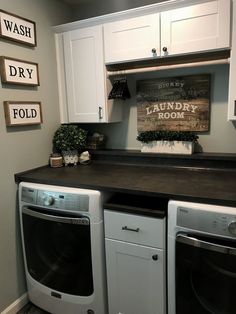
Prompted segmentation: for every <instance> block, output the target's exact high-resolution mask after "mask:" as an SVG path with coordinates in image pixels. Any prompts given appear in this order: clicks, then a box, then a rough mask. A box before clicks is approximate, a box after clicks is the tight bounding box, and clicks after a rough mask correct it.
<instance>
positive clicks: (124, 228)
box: [122, 226, 140, 232]
mask: <svg viewBox="0 0 236 314" xmlns="http://www.w3.org/2000/svg"><path fill="white" fill-rule="evenodd" d="M122 230H127V231H134V232H139V230H140V229H139V228H135V229H134V228H129V227H127V226H123V227H122Z"/></svg>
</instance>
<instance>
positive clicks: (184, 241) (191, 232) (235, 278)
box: [167, 201, 236, 314]
mask: <svg viewBox="0 0 236 314" xmlns="http://www.w3.org/2000/svg"><path fill="white" fill-rule="evenodd" d="M167 269H168V314H189V313H191V314H210V313H212V314H213V313H214V314H226V313H227V314H234V313H235V309H236V298H235V291H236V208H233V207H226V206H215V205H207V204H197V203H190V202H180V201H170V202H169V205H168V236H167Z"/></svg>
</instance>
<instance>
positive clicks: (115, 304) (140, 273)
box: [105, 239, 166, 314]
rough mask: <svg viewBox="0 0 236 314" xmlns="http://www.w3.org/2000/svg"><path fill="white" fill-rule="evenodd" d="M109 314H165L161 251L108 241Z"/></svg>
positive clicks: (163, 270) (163, 272) (162, 255)
mask: <svg viewBox="0 0 236 314" xmlns="http://www.w3.org/2000/svg"><path fill="white" fill-rule="evenodd" d="M105 245H106V267H107V285H108V304H109V314H164V313H166V312H165V302H166V301H165V279H164V276H165V266H164V265H165V257H164V252H163V250H161V249H156V248H150V247H145V246H141V245H137V244H131V243H125V242H122V241H117V240H112V239H106V240H105Z"/></svg>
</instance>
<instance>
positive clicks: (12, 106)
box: [3, 101, 43, 126]
mask: <svg viewBox="0 0 236 314" xmlns="http://www.w3.org/2000/svg"><path fill="white" fill-rule="evenodd" d="M3 105H4V112H5V120H6V125H7V126H19V125H33V124H41V123H42V122H43V120H42V110H41V103H40V102H35V101H4V102H3Z"/></svg>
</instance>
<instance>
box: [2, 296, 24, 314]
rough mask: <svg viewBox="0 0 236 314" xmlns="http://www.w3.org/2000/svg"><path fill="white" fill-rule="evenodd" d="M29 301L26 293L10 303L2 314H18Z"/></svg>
mask: <svg viewBox="0 0 236 314" xmlns="http://www.w3.org/2000/svg"><path fill="white" fill-rule="evenodd" d="M28 301H29V299H28V294H27V293H25V294H23V295H22V296H21V297H20V298H19V299H17V300H16V301H14V302H13V303H12V304H10V305H9V306H8V307H7V308H6V309H5V310H3V311H2V312H1V314H16V313H17V312H18V311H20V310H21V309H22V307H24V306H25V305H26V304H27V302H28Z"/></svg>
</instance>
